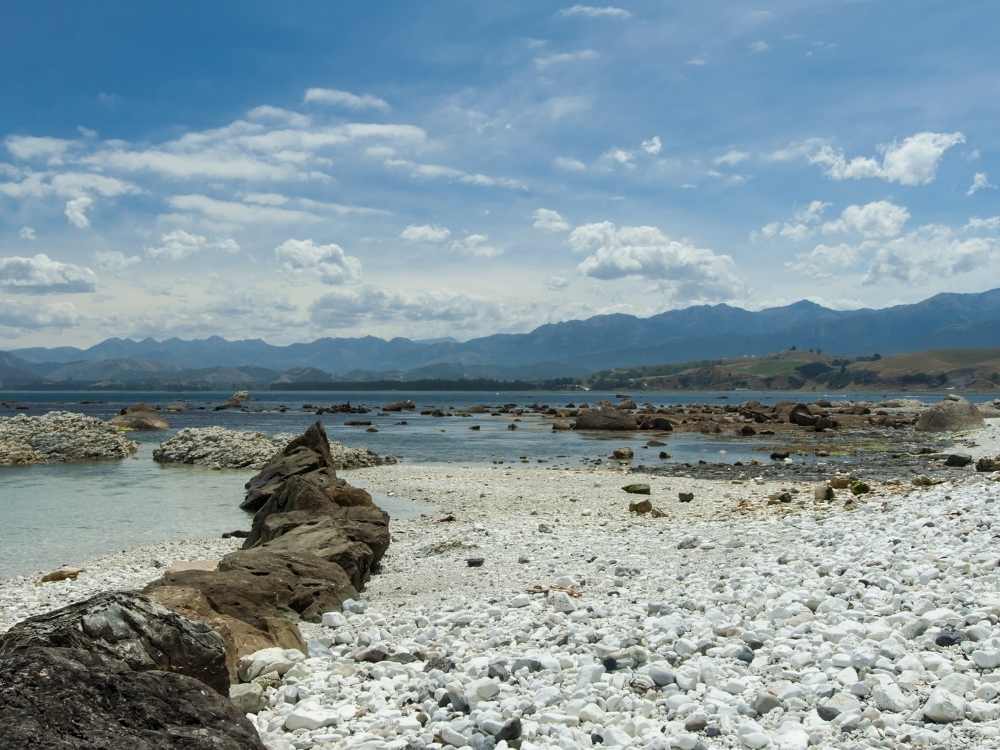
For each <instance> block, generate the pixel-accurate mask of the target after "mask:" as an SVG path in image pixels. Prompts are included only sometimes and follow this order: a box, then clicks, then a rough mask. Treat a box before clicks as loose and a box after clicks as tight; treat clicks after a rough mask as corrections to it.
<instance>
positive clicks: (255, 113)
mask: <svg viewBox="0 0 1000 750" xmlns="http://www.w3.org/2000/svg"><path fill="white" fill-rule="evenodd" d="M247 118H248V119H250V120H262V121H264V122H277V123H281V124H283V125H289V126H291V127H293V128H306V127H309V125H310V124H312V118H311V117H309V115H304V114H302V113H301V112H293V111H292V110H290V109H282V108H281V107H271V106H268V105H266V104H265V105H263V106H260V107H254V108H253V109H251V110H250V111H249V112H247Z"/></svg>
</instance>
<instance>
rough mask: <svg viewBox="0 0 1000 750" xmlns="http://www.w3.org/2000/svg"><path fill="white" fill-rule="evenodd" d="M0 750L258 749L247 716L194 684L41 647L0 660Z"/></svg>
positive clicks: (106, 659)
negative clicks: (89, 749)
mask: <svg viewBox="0 0 1000 750" xmlns="http://www.w3.org/2000/svg"><path fill="white" fill-rule="evenodd" d="M0 747H3V748H11V750H14V748H19V749H20V748H23V749H24V750H28V748H33V749H37V750H79V749H80V748H93V749H94V750H176V749H177V748H184V749H185V750H264V745H263V744H262V743H261V741H260V738H259V737H258V736H257V732H256V730H255V729H254V727H253V725H251V724H250V722H249V721H248V720H247V718H246V716H244V715H243V714H242V713H240V711H239V710H238V709H237V708H236V707H235V706H233V705H232V703H230V702H229V700H228V699H227V698H225V697H223V696H221V695H219V694H218V693H216V692H215V691H214V690H212V689H211V688H209V687H208V686H207V685H205V684H204V683H203V682H200V681H199V680H196V679H194V678H193V677H189V676H187V675H183V674H177V673H175V672H160V671H134V670H133V669H131V668H130V667H129V665H128V664H126V663H125V662H123V661H119V660H116V659H112V658H109V657H107V656H104V655H102V654H100V653H95V652H92V651H86V650H83V649H69V648H41V647H29V648H24V649H19V650H16V651H12V652H10V653H5V654H3V655H0Z"/></svg>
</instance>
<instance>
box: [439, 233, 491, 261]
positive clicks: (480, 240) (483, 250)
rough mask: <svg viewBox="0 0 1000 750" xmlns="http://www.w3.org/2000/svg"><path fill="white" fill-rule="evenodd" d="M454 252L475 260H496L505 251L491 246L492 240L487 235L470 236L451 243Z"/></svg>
mask: <svg viewBox="0 0 1000 750" xmlns="http://www.w3.org/2000/svg"><path fill="white" fill-rule="evenodd" d="M451 250H452V252H455V253H458V254H459V255H467V256H471V257H475V258H496V257H497V256H499V255H503V250H502V249H501V248H499V247H496V246H495V245H491V244H490V238H489V237H488V236H487V235H485V234H469V235H466V236H465V237H462V238H461V239H456V240H454V241H453V242H452V243H451Z"/></svg>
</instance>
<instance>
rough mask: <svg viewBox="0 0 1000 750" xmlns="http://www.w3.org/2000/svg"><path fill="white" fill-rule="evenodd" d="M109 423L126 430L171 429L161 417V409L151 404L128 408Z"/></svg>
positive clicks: (135, 405) (134, 405) (133, 405)
mask: <svg viewBox="0 0 1000 750" xmlns="http://www.w3.org/2000/svg"><path fill="white" fill-rule="evenodd" d="M109 421H110V422H111V424H113V425H114V426H115V427H121V428H122V429H125V430H165V429H167V428H168V427H170V424H169V423H168V422H167V420H166V419H164V418H163V417H162V416H161V415H160V407H158V406H150V405H149V404H132V405H131V406H126V407H125V408H123V409H122V410H121V411H120V412H119V413H118V414H116V415H115V416H113V417H112V418H111V419H110V420H109Z"/></svg>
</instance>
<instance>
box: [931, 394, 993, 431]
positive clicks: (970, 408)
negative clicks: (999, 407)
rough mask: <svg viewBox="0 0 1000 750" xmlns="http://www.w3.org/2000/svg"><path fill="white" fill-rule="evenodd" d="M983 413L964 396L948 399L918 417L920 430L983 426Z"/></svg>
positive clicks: (976, 427) (967, 428) (955, 429)
mask: <svg viewBox="0 0 1000 750" xmlns="http://www.w3.org/2000/svg"><path fill="white" fill-rule="evenodd" d="M984 425H985V422H984V421H983V415H982V414H980V413H979V410H978V409H977V408H976V405H975V404H973V403H971V402H969V401H966V400H965V399H964V398H959V399H956V400H951V399H947V400H945V401H941V402H940V403H937V404H934V406H932V407H930V408H929V409H927V410H926V411H924V413H923V414H921V415H920V418H919V419H917V424H916V429H917V430H918V431H919V432H957V431H959V430H975V429H978V428H980V427H983V426H984Z"/></svg>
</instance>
